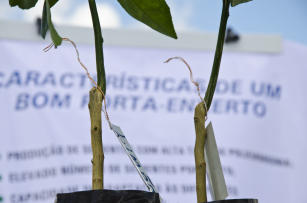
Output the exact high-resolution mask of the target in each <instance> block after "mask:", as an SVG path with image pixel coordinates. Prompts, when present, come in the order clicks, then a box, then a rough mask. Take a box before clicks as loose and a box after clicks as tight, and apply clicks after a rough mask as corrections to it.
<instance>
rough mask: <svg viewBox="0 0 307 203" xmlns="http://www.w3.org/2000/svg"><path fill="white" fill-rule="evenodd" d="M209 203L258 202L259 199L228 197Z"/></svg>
mask: <svg viewBox="0 0 307 203" xmlns="http://www.w3.org/2000/svg"><path fill="white" fill-rule="evenodd" d="M208 203H258V200H257V199H226V200H219V201H213V202H208Z"/></svg>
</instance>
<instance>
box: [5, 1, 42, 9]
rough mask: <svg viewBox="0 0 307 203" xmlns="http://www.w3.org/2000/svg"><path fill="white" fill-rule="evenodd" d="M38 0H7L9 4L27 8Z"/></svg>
mask: <svg viewBox="0 0 307 203" xmlns="http://www.w3.org/2000/svg"><path fill="white" fill-rule="evenodd" d="M37 1H38V0H9V3H10V6H11V7H14V6H18V7H19V8H21V9H29V8H32V7H34V6H35V5H36V3H37Z"/></svg>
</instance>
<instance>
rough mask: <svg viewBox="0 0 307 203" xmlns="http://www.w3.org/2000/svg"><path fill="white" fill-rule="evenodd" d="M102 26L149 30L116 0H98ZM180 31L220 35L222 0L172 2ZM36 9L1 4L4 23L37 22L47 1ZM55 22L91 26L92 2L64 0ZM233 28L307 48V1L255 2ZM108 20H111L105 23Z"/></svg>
mask: <svg viewBox="0 0 307 203" xmlns="http://www.w3.org/2000/svg"><path fill="white" fill-rule="evenodd" d="M97 3H98V5H99V6H98V7H99V8H98V9H99V10H100V11H101V12H100V15H101V16H100V17H101V24H102V26H103V27H105V28H106V27H108V28H128V29H149V28H147V27H146V26H145V25H143V24H142V23H139V22H137V21H135V20H133V19H132V17H130V16H129V15H128V14H127V13H126V12H123V9H122V8H121V7H120V5H119V4H118V3H117V1H115V0H98V1H97ZM167 3H168V4H169V6H170V8H171V12H172V15H173V19H174V24H175V28H176V30H177V31H179V32H180V31H188V32H193V31H205V32H217V30H218V24H219V18H220V12H221V7H222V1H221V0H215V1H213V0H189V1H187V0H168V1H167ZM38 4H39V5H37V6H36V7H35V8H34V9H31V10H30V11H26V12H24V11H22V10H20V9H19V8H16V7H15V8H10V6H9V3H8V1H6V0H3V1H1V2H0V19H1V20H18V21H28V22H34V20H35V18H37V17H40V16H41V12H42V7H43V1H39V2H38ZM52 15H53V16H52V18H53V21H54V22H55V23H57V24H59V25H61V24H65V25H67V24H69V25H76V26H91V19H90V13H89V10H88V3H87V1H84V0H62V1H59V2H58V3H57V4H56V6H55V7H54V8H53V9H52ZM230 15H231V18H229V24H228V25H229V26H231V27H232V28H233V29H234V30H235V31H236V32H238V33H262V34H266V33H268V34H280V35H281V36H282V37H283V38H284V39H287V40H291V41H296V42H299V43H303V44H305V45H307V37H306V36H307V1H306V0H292V1H286V0H269V1H267V0H254V1H252V2H250V3H248V4H242V5H240V6H237V7H235V8H233V9H231V11H230ZM104 19H107V20H104Z"/></svg>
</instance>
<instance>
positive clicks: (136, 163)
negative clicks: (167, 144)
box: [111, 124, 158, 192]
mask: <svg viewBox="0 0 307 203" xmlns="http://www.w3.org/2000/svg"><path fill="white" fill-rule="evenodd" d="M111 129H112V131H113V132H114V133H115V135H116V137H117V138H118V140H119V142H120V144H121V145H122V147H123V148H124V149H125V151H126V154H127V155H128V157H129V159H130V160H131V162H132V164H133V165H134V167H135V168H136V170H137V172H138V173H139V175H140V176H141V178H142V180H143V181H144V183H145V185H146V187H147V188H148V190H149V191H150V192H158V191H157V190H156V188H155V186H154V184H153V183H152V182H151V180H150V178H149V176H148V175H147V174H146V172H145V171H144V169H143V167H142V165H141V162H140V161H139V159H138V158H137V157H136V155H135V153H134V152H133V149H132V147H131V145H130V144H129V142H128V140H127V139H126V137H125V135H124V133H123V131H122V130H121V129H120V127H119V126H116V125H114V124H111Z"/></svg>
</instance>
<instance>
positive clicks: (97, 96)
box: [88, 87, 104, 190]
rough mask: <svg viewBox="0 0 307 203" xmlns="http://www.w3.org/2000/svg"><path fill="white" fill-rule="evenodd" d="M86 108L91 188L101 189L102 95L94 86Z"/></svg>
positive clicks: (102, 159)
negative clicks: (89, 121) (89, 136)
mask: <svg viewBox="0 0 307 203" xmlns="http://www.w3.org/2000/svg"><path fill="white" fill-rule="evenodd" d="M89 93H90V100H89V104H88V108H89V111H90V117H91V145H92V152H93V159H92V189H93V190H99V189H103V165H104V154H103V147H102V135H101V108H102V95H101V93H100V91H99V90H98V89H96V88H95V87H94V88H92V89H91V90H90V92H89Z"/></svg>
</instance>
